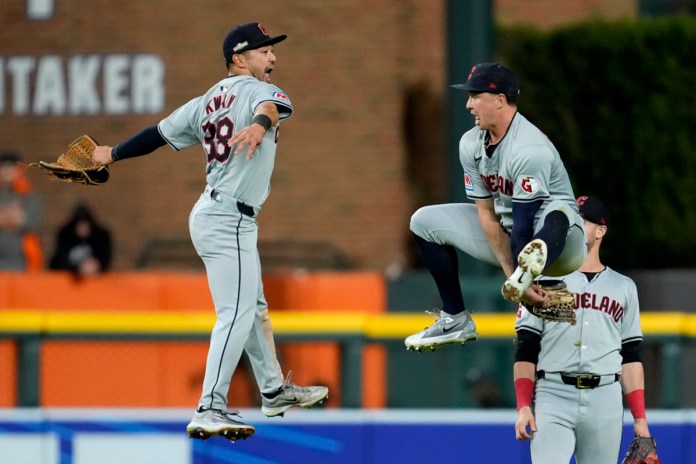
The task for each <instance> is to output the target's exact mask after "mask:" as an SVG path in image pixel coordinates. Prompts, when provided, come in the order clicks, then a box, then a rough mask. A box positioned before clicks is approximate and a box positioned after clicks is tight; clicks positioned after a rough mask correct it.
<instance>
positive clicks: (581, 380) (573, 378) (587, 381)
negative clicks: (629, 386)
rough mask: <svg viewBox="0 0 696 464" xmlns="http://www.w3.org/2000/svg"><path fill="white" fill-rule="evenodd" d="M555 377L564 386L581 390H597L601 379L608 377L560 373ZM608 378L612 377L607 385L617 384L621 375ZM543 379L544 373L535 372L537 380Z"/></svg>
mask: <svg viewBox="0 0 696 464" xmlns="http://www.w3.org/2000/svg"><path fill="white" fill-rule="evenodd" d="M557 375H559V376H560V377H561V381H562V382H563V383H564V384H566V385H572V386H574V387H575V388H579V389H581V390H584V389H587V388H597V387H599V386H600V383H601V382H602V377H608V376H606V375H605V376H602V375H597V374H565V373H563V372H560V373H558V374H557ZM609 376H613V379H612V380H611V382H609V383H614V382H618V381H619V380H620V379H621V374H609ZM543 378H546V372H544V371H537V379H543ZM604 385H607V383H605V384H604Z"/></svg>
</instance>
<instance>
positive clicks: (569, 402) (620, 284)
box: [514, 197, 650, 464]
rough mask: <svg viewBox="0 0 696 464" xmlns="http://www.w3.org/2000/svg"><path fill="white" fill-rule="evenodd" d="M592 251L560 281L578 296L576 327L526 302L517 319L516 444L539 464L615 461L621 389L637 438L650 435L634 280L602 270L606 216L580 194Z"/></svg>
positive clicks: (620, 424)
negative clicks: (525, 446)
mask: <svg viewBox="0 0 696 464" xmlns="http://www.w3.org/2000/svg"><path fill="white" fill-rule="evenodd" d="M578 203H579V204H580V214H581V215H582V216H583V218H584V222H585V228H586V231H587V244H588V248H589V252H588V255H587V259H586V260H585V262H584V263H583V264H582V266H581V267H580V268H579V269H578V270H577V271H576V272H573V273H572V274H570V275H568V276H566V277H563V278H562V280H563V281H564V282H565V283H566V285H567V286H568V289H569V290H570V291H572V292H574V293H576V304H575V308H576V312H577V314H576V318H577V324H575V325H571V324H566V323H562V322H551V321H544V320H542V319H540V318H538V317H537V316H535V315H533V314H531V313H530V312H529V311H527V309H525V307H524V306H523V305H520V310H519V313H518V315H517V323H516V330H517V340H518V341H517V352H516V362H515V365H514V378H515V390H516V393H517V409H518V418H517V423H516V424H515V434H516V437H517V439H518V440H528V439H532V440H531V445H530V446H531V455H532V462H533V463H534V464H562V463H568V462H569V461H570V458H571V456H572V455H573V454H575V458H576V461H577V463H578V464H595V463H609V462H614V463H615V462H617V458H618V455H619V447H620V445H621V431H622V427H623V404H622V399H621V390H622V387H623V391H624V393H625V394H626V400H627V403H628V406H629V408H630V410H631V413H632V414H633V418H634V420H635V422H634V427H633V431H634V434H635V435H636V436H641V437H649V436H650V432H649V430H648V423H647V420H646V415H645V399H644V377H643V364H642V362H641V358H640V351H639V349H640V344H641V342H642V341H643V334H642V331H641V328H640V314H639V305H638V293H637V291H636V286H635V284H634V283H633V281H632V280H631V279H629V278H628V277H626V276H623V275H621V274H619V273H618V272H616V271H614V270H612V269H610V268H609V267H607V266H605V265H604V264H603V263H602V261H601V260H600V247H601V245H602V243H603V241H604V237H605V235H606V233H607V227H608V225H609V214H608V212H607V210H606V208H605V206H604V205H603V204H602V203H601V202H600V201H599V200H597V199H594V198H588V197H580V198H578Z"/></svg>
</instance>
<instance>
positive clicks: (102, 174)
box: [29, 135, 109, 185]
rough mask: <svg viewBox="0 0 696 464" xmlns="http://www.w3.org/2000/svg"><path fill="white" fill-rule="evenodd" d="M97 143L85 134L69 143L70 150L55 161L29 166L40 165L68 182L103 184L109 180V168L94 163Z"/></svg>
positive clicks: (39, 166) (47, 171) (45, 170)
mask: <svg viewBox="0 0 696 464" xmlns="http://www.w3.org/2000/svg"><path fill="white" fill-rule="evenodd" d="M97 145H98V144H97V142H95V141H94V139H93V138H92V137H90V136H89V135H83V136H81V137H78V138H77V139H76V140H75V141H73V142H72V143H71V144H70V145H68V150H67V151H66V152H65V153H63V154H62V155H60V156H59V157H58V160H57V161H56V162H55V163H47V162H45V161H39V162H38V163H32V164H30V165H29V166H32V167H38V168H40V169H42V170H43V171H44V172H46V173H47V174H48V175H50V176H52V177H55V178H56V179H59V180H63V181H66V182H77V183H80V184H85V185H99V184H103V183H106V182H107V181H108V180H109V168H108V167H107V166H95V165H94V160H93V158H92V154H93V153H94V149H95V148H97Z"/></svg>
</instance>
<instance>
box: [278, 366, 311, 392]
mask: <svg viewBox="0 0 696 464" xmlns="http://www.w3.org/2000/svg"><path fill="white" fill-rule="evenodd" d="M280 389H281V391H285V390H297V391H300V392H302V393H306V392H308V391H309V390H308V389H307V388H305V387H300V386H299V385H296V384H294V383H293V382H292V371H288V375H287V376H286V377H285V380H283V386H282V387H280Z"/></svg>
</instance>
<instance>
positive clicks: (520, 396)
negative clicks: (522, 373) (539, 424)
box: [515, 377, 534, 411]
mask: <svg viewBox="0 0 696 464" xmlns="http://www.w3.org/2000/svg"><path fill="white" fill-rule="evenodd" d="M515 393H516V394H517V410H518V411H519V410H520V409H522V408H523V407H525V406H531V405H532V395H533V394H534V381H533V380H532V379H529V378H527V377H521V378H519V379H517V380H515Z"/></svg>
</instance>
